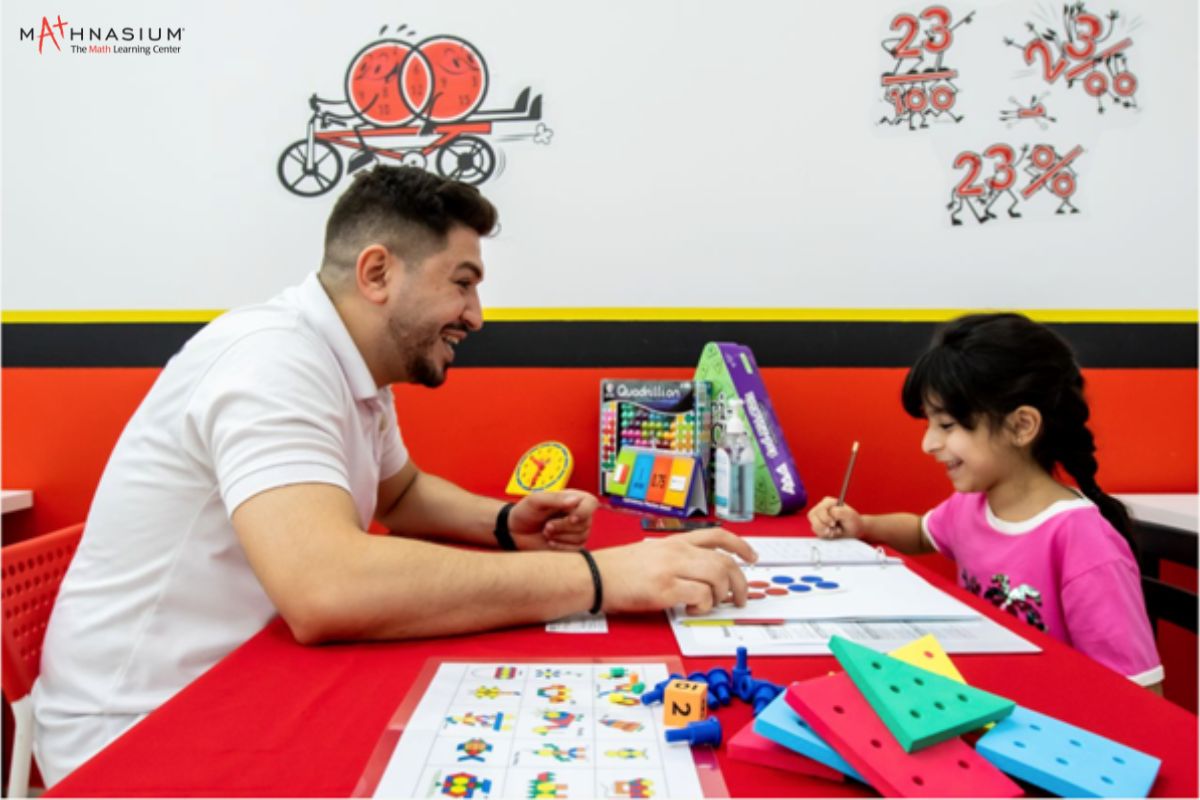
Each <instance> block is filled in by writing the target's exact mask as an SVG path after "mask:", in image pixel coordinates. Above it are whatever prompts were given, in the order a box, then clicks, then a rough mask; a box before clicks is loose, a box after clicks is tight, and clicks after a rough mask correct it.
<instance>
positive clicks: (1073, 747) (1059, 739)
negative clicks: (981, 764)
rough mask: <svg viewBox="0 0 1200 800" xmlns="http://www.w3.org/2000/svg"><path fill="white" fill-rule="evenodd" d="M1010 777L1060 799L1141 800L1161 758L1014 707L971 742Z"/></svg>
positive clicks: (1151, 784)
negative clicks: (1114, 799) (1122, 799)
mask: <svg viewBox="0 0 1200 800" xmlns="http://www.w3.org/2000/svg"><path fill="white" fill-rule="evenodd" d="M975 749H976V750H977V751H978V752H979V754H980V755H982V756H983V757H984V758H986V759H987V760H988V761H990V762H992V764H994V765H995V766H997V767H999V768H1000V769H1001V770H1003V771H1004V772H1007V773H1008V774H1009V775H1012V776H1013V777H1015V778H1020V779H1021V780H1023V781H1027V782H1028V783H1032V784H1033V785H1034V786H1037V787H1039V788H1041V789H1045V790H1046V791H1049V792H1053V793H1054V794H1057V795H1060V796H1062V797H1145V796H1146V795H1147V794H1149V793H1150V787H1151V786H1153V785H1154V779H1155V778H1157V777H1158V769H1159V767H1161V766H1162V760H1161V759H1158V758H1155V757H1154V756H1151V755H1147V754H1146V753H1143V752H1141V751H1139V750H1134V749H1133V748H1131V747H1126V746H1125V745H1123V744H1120V743H1118V742H1114V741H1113V740H1112V739H1106V738H1104V737H1103V736H1100V735H1098V734H1095V733H1091V732H1090V731H1085V730H1083V729H1082V728H1077V727H1075V726H1074V725H1070V724H1068V723H1066V722H1063V721H1061V720H1057V719H1055V718H1054V717H1048V716H1046V715H1045V714H1039V713H1038V712H1036V711H1030V710H1029V709H1027V708H1023V707H1021V706H1017V708H1016V709H1015V710H1014V711H1013V713H1012V714H1011V715H1009V716H1008V717H1007V718H1005V719H1003V720H1001V721H1000V722H997V723H996V727H994V728H992V729H991V730H990V731H988V732H987V733H986V734H984V735H983V736H982V737H980V739H979V741H978V742H976V743H975Z"/></svg>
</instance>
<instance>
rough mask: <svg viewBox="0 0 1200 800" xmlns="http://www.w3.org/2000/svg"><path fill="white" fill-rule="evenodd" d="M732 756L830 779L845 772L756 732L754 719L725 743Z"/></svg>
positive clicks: (842, 778)
mask: <svg viewBox="0 0 1200 800" xmlns="http://www.w3.org/2000/svg"><path fill="white" fill-rule="evenodd" d="M726 747H727V748H728V752H729V757H730V758H736V759H737V760H738V761H748V762H750V763H751V764H758V765H760V766H763V767H774V768H775V769H784V770H787V771H788V772H801V773H803V774H805V775H812V776H813V777H816V778H824V779H825V780H827V781H842V780H845V776H844V775H842V773H840V772H838V771H837V770H836V769H833V768H832V767H827V766H825V765H824V764H822V763H821V762H820V761H813V760H812V759H811V758H809V757H808V756H802V755H800V754H799V753H797V752H795V751H793V750H789V749H787V748H786V747H784V746H783V745H780V744H775V742H772V741H771V740H770V739H768V738H766V737H765V736H759V735H758V734H757V733H755V732H754V720H750V722H749V723H747V725H746V727H744V728H742V729H741V730H740V731H738V732H737V733H736V734H735V735H734V737H733V738H732V739H730V740H729V741H728V742H727V743H726Z"/></svg>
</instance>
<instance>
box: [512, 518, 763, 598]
mask: <svg viewBox="0 0 1200 800" xmlns="http://www.w3.org/2000/svg"><path fill="white" fill-rule="evenodd" d="M514 511H515V509H514ZM718 548H719V549H720V550H724V551H725V552H724V553H721V552H717V550H718ZM727 553H733V554H734V555H736V556H738V557H739V558H741V559H742V560H743V561H745V562H746V563H748V564H752V563H754V562H755V561H757V560H758V555H757V554H756V553H755V552H754V550H753V549H752V548H751V547H750V545H748V544H746V542H745V541H744V540H742V539H740V538H738V537H737V536H734V535H733V534H732V533H730V532H729V531H725V530H721V529H720V528H704V529H703V530H698V531H689V532H688V533H678V534H674V535H672V536H667V537H664V538H661V539H647V540H645V541H642V542H638V543H637V544H630V545H625V546H624V547H611V548H606V549H604V550H597V551H596V552H595V553H593V555H594V556H595V558H596V564H597V566H598V567H599V568H600V578H601V580H602V581H603V583H604V610H605V611H608V612H613V613H619V612H641V611H660V610H662V609H665V608H670V607H672V606H676V605H679V604H683V605H684V606H686V607H687V612H688V613H689V614H703V613H705V612H707V611H709V610H711V609H712V608H713V607H714V606H717V605H718V604H720V603H723V602H726V601H729V602H732V603H734V604H735V605H737V606H739V607H740V606H744V605H746V575H745V573H743V572H742V570H741V568H740V567H739V566H738V563H737V562H736V561H734V560H733V559H732V558H731V557H730V556H729V555H727Z"/></svg>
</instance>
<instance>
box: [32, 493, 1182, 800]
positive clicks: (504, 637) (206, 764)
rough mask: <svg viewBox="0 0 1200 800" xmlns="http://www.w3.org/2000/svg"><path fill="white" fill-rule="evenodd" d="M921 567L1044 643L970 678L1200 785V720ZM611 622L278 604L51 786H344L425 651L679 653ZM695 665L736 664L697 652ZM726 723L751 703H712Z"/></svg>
mask: <svg viewBox="0 0 1200 800" xmlns="http://www.w3.org/2000/svg"><path fill="white" fill-rule="evenodd" d="M730 528H731V529H732V530H735V531H737V532H740V533H743V534H746V535H768V536H769V535H784V534H793V535H794V534H798V533H807V532H808V531H807V524H806V523H805V522H804V521H803V520H802V519H799V518H795V517H793V518H785V519H774V518H760V519H758V520H756V521H755V522H753V523H748V524H746V525H740V526H730ZM642 535H643V533H642V531H641V530H640V529H639V528H638V523H637V518H636V517H634V516H631V515H626V514H619V513H616V512H612V511H607V510H604V511H601V512H600V513H599V515H598V517H597V520H596V524H595V530H594V533H593V536H592V541H593V544H595V545H597V546H601V545H608V544H620V543H625V542H631V541H635V540H637V539H639V538H641V537H642ZM914 569H915V570H916V571H918V572H919V573H921V574H922V575H923V576H924V577H925V578H927V579H928V580H930V581H931V582H933V583H934V584H935V585H938V586H940V587H941V588H943V589H946V590H948V591H950V592H951V593H952V594H954V595H955V596H956V597H959V598H960V599H963V600H964V602H967V603H969V604H971V605H973V606H975V607H976V608H979V609H980V610H982V611H984V612H985V613H988V614H990V615H991V616H992V617H993V618H995V619H998V620H1000V621H1001V622H1002V623H1003V624H1005V625H1007V626H1008V627H1009V628H1011V629H1013V630H1015V631H1016V632H1018V633H1019V634H1020V635H1022V636H1024V637H1025V638H1027V639H1029V640H1031V641H1033V642H1034V643H1035V644H1037V645H1038V646H1040V647H1041V648H1042V649H1043V652H1042V653H1040V654H1034V655H1029V654H1026V655H956V656H953V658H954V661H955V664H956V665H957V666H958V668H959V670H960V671H961V672H962V674H963V677H964V678H966V680H967V682H968V683H970V684H972V685H975V686H979V687H980V688H983V689H987V690H989V691H992V692H995V693H997V694H1001V695H1003V696H1005V697H1008V698H1011V699H1013V700H1015V701H1016V702H1017V703H1019V704H1021V705H1024V706H1027V707H1029V708H1032V709H1034V710H1036V711H1040V712H1042V713H1046V714H1050V715H1052V716H1055V717H1058V718H1060V719H1062V720H1065V721H1067V722H1070V723H1072V724H1075V725H1079V726H1081V727H1083V728H1086V729H1088V730H1091V731H1094V732H1096V733H1099V734H1101V735H1103V736H1107V737H1109V738H1112V739H1115V740H1117V741H1120V742H1122V743H1124V744H1126V745H1129V746H1131V747H1135V748H1137V749H1139V750H1142V751H1145V752H1147V753H1150V754H1152V755H1155V756H1157V757H1159V758H1161V759H1162V761H1163V765H1162V771H1161V772H1160V774H1159V777H1158V780H1157V782H1156V783H1155V785H1154V792H1153V794H1154V795H1155V796H1173V797H1195V796H1196V793H1197V777H1196V771H1197V720H1196V717H1195V716H1194V715H1193V714H1191V713H1189V712H1187V711H1184V710H1183V709H1181V708H1179V707H1178V706H1176V705H1174V704H1172V703H1170V702H1168V701H1166V700H1163V699H1162V698H1160V697H1157V696H1155V695H1153V694H1151V693H1150V692H1148V691H1146V690H1145V689H1142V688H1139V687H1137V686H1135V685H1133V684H1132V683H1130V682H1129V681H1128V680H1126V679H1124V678H1123V677H1121V676H1119V675H1117V674H1116V673H1114V672H1111V671H1109V670H1108V669H1106V668H1104V667H1102V666H1100V665H1099V664H1096V663H1095V662H1093V661H1091V660H1090V659H1088V658H1086V657H1084V656H1081V655H1079V654H1078V653H1076V652H1075V651H1074V650H1072V649H1070V648H1069V647H1066V646H1064V645H1062V644H1060V643H1058V642H1057V641H1055V640H1054V639H1051V638H1050V637H1048V636H1045V635H1043V634H1041V633H1039V632H1038V631H1036V630H1034V629H1033V628H1031V627H1029V626H1027V625H1025V624H1023V623H1021V622H1019V621H1018V620H1016V619H1015V618H1013V617H1010V616H1008V615H1006V614H1003V613H1001V612H998V611H997V610H996V609H995V608H993V607H992V606H990V605H988V604H987V603H984V602H982V601H980V600H978V599H977V598H975V597H973V596H971V595H969V594H967V593H966V592H963V591H961V590H959V589H958V588H957V587H953V586H951V585H950V584H949V583H948V582H947V581H946V580H945V579H944V578H942V577H941V576H938V575H936V574H934V573H932V572H930V571H929V570H928V569H925V568H924V567H922V566H921V565H919V564H918V565H914ZM608 624H609V633H608V634H607V635H595V634H586V635H585V634H580V635H569V634H551V633H546V632H545V630H544V629H543V628H542V627H541V626H536V627H525V628H516V629H511V630H505V631H497V632H493V633H487V634H475V635H470V636H459V637H451V638H443V639H428V640H420V641H406V642H387V643H367V644H344V645H327V646H320V647H303V646H300V645H298V644H296V642H295V641H294V640H293V639H292V636H291V633H290V632H289V631H288V629H287V626H286V625H284V624H283V623H282V622H281V621H280V620H278V619H276V620H275V621H273V622H272V623H270V624H269V625H267V627H266V628H264V629H263V630H262V631H261V632H260V633H259V634H257V635H256V636H254V637H253V638H252V639H250V641H248V642H246V644H244V645H243V646H242V647H240V648H238V649H237V650H235V651H234V652H233V653H231V654H229V656H227V657H226V658H225V659H224V660H222V661H221V662H220V663H218V664H217V665H216V666H214V667H213V668H212V669H211V670H209V671H208V672H207V673H205V674H204V675H202V676H201V677H200V678H199V679H197V680H196V681H195V682H194V683H192V684H191V685H189V686H188V687H186V688H185V689H183V690H182V691H181V692H179V694H177V695H176V696H175V697H173V698H172V699H171V700H170V701H168V702H167V703H166V704H164V705H163V706H162V707H161V708H159V709H158V710H157V711H155V712H154V713H153V714H151V715H150V716H148V717H147V718H146V719H145V720H143V721H142V722H141V723H140V724H139V725H137V726H135V727H134V728H133V729H131V730H130V731H128V732H127V733H126V734H125V735H124V736H122V737H121V738H120V739H118V740H117V741H115V742H113V743H112V744H111V745H110V746H109V747H108V748H106V749H105V750H104V751H102V752H101V753H99V754H98V755H96V757H94V758H92V759H91V760H90V761H88V762H87V763H86V764H84V765H83V766H82V767H80V768H79V769H78V770H76V771H75V772H74V773H72V774H71V775H69V776H68V777H67V778H65V779H64V780H63V781H61V782H60V783H59V784H57V785H56V786H55V787H53V789H52V790H51V791H49V792H48V793H47V796H179V795H186V796H195V795H206V796H294V797H302V796H328V797H336V796H348V795H349V794H350V793H351V792H352V791H353V789H354V787H355V784H356V783H357V782H358V779H359V776H360V775H361V773H362V771H363V768H364V767H365V765H366V762H367V759H368V758H369V757H370V755H371V752H372V750H373V749H374V747H375V744H376V742H377V741H378V739H379V737H380V734H381V733H382V732H383V730H384V728H385V727H386V726H387V723H388V720H389V719H390V717H391V716H392V713H393V712H394V711H395V710H396V707H397V706H398V705H399V704H400V702H401V701H402V700H403V699H404V697H405V695H406V694H407V692H408V691H409V688H410V686H411V685H412V683H413V681H414V679H415V678H416V676H417V673H418V672H419V671H420V670H421V668H422V666H423V665H424V664H425V662H426V660H427V659H429V658H431V657H435V658H440V659H445V660H454V659H455V658H459V659H463V658H471V659H488V660H496V661H503V660H505V659H523V660H529V659H536V658H553V657H559V656H568V655H569V656H589V655H591V656H632V657H653V656H656V655H657V656H663V655H674V654H678V649H677V648H676V645H675V639H674V637H673V635H672V634H671V631H670V628H669V626H668V625H667V623H666V619H665V616H664V615H662V614H650V615H645V616H637V617H610V618H609V620H608ZM684 664H685V666H686V667H687V669H688V670H689V671H695V670H702V669H703V670H706V669H709V668H711V667H714V666H731V659H729V658H687V659H684ZM750 666H751V668H752V669H753V671H754V675H755V676H756V677H759V678H763V679H766V680H770V681H773V682H775V683H787V682H789V681H792V680H797V679H803V678H806V677H812V676H817V675H822V674H825V673H826V672H828V671H829V670H832V669H835V668H836V666H837V665H836V662H835V660H834V659H833V658H832V657H831V656H822V657H812V656H807V657H799V656H795V657H762V656H759V657H754V656H752V657H751V659H750ZM717 713H718V715H719V717H720V719H721V722H722V725H723V727H724V728H725V730H726V732H727V735H728V734H731V733H732V732H734V731H736V730H738V729H739V728H740V727H741V726H742V725H744V724H745V723H746V722H747V721H749V719H750V717H751V710H750V707H749V706H747V705H745V704H742V703H735V704H734V705H732V706H730V707H727V708H723V709H721V710H720V711H718V712H717ZM718 759H719V761H720V763H721V767H722V770H723V772H724V777H725V782H726V784H727V785H728V787H729V790H730V793H731V794H732V795H734V796H753V797H799V796H863V795H870V794H871V792H870V790H869V789H867V788H866V787H865V786H862V785H860V784H857V783H855V782H853V781H850V782H847V783H844V784H839V783H830V782H827V781H823V780H820V779H816V778H807V777H805V776H802V775H795V774H792V773H786V772H779V771H776V770H773V769H768V768H765V767H756V766H753V765H750V764H746V763H744V762H740V761H735V760H732V759H729V758H727V757H726V755H725V751H724V750H723V749H722V750H721V751H720V752H719V753H718Z"/></svg>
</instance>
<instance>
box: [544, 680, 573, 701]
mask: <svg viewBox="0 0 1200 800" xmlns="http://www.w3.org/2000/svg"><path fill="white" fill-rule="evenodd" d="M537 696H538V697H541V698H543V699H544V700H545V701H546V702H547V703H569V702H571V687H569V686H564V685H563V684H561V683H552V684H550V685H549V686H539V687H538V690H537Z"/></svg>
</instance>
